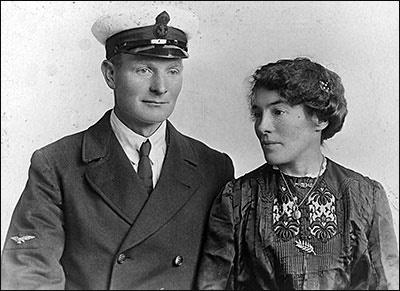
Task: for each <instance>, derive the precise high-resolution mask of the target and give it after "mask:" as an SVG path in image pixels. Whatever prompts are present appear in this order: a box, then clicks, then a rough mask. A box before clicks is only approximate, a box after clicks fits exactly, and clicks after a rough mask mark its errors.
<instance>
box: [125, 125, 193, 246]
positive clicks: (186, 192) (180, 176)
mask: <svg viewBox="0 0 400 291" xmlns="http://www.w3.org/2000/svg"><path fill="white" fill-rule="evenodd" d="M167 133H168V136H169V145H168V150H167V155H166V157H165V161H164V165H163V169H162V171H161V175H160V179H159V181H158V183H157V185H156V187H155V189H154V190H153V192H152V193H151V194H150V197H149V199H148V201H147V202H146V204H145V205H144V207H143V209H142V211H141V213H140V214H139V215H138V216H137V218H136V220H135V222H134V224H133V226H132V228H131V230H130V232H129V233H128V235H127V237H126V239H125V240H124V242H123V243H122V245H121V247H120V251H123V250H125V249H127V248H131V247H134V246H135V245H137V244H138V243H140V242H141V241H143V240H144V239H146V238H147V237H148V236H150V235H151V234H153V233H154V232H156V231H157V230H158V229H159V228H161V227H162V226H163V225H164V224H166V223H168V221H169V220H170V219H171V218H172V217H173V216H174V214H175V213H176V212H178V211H179V210H180V209H181V208H182V207H183V206H184V205H185V204H186V202H187V201H188V200H189V199H190V197H191V196H192V195H193V193H195V191H196V190H197V188H198V187H199V185H200V184H199V181H201V174H200V173H199V172H198V169H197V165H198V159H197V155H196V152H195V151H194V149H193V147H192V146H191V145H190V144H189V143H188V141H187V140H186V139H185V138H184V137H183V136H182V135H181V134H180V133H179V132H178V131H177V130H176V129H175V128H174V127H173V126H172V124H171V123H169V122H168V121H167Z"/></svg>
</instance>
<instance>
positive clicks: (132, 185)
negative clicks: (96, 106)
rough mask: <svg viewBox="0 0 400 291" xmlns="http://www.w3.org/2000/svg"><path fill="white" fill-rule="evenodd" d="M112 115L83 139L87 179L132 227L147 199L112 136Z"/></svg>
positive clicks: (138, 180)
mask: <svg viewBox="0 0 400 291" xmlns="http://www.w3.org/2000/svg"><path fill="white" fill-rule="evenodd" d="M110 112H111V111H108V112H107V113H106V114H105V115H104V116H103V118H102V119H101V120H100V121H99V122H98V123H96V124H95V125H93V126H92V127H90V128H89V129H88V131H87V132H86V134H85V136H84V139H83V153H82V157H83V161H84V162H86V163H88V166H87V171H86V174H85V175H86V178H87V180H88V182H89V184H90V185H91V186H92V187H93V189H94V190H96V192H97V193H98V194H99V195H100V196H101V197H102V198H103V200H104V201H105V202H106V203H107V204H108V205H109V206H110V207H111V208H112V209H113V210H114V211H115V212H116V213H117V214H118V215H119V216H120V217H121V218H123V219H124V220H125V221H127V222H128V223H129V224H132V223H133V221H134V220H135V218H136V216H137V215H138V214H139V212H140V211H141V209H142V207H143V205H144V203H145V202H146V199H147V193H146V190H145V189H144V187H143V184H142V182H141V181H140V179H139V177H138V176H137V174H136V172H135V170H134V169H133V167H132V165H131V163H130V161H129V159H128V158H127V156H126V155H125V152H124V151H123V149H122V147H121V145H120V144H119V142H118V140H117V138H116V137H115V135H114V133H113V132H112V129H111V125H110Z"/></svg>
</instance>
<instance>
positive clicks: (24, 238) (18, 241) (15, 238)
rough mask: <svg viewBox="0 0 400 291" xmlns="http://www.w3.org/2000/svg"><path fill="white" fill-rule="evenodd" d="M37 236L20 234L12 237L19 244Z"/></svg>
mask: <svg viewBox="0 0 400 291" xmlns="http://www.w3.org/2000/svg"><path fill="white" fill-rule="evenodd" d="M34 238H35V236H34V235H24V236H21V237H19V236H12V237H11V239H12V240H13V241H15V242H16V243H17V244H19V245H20V244H22V243H24V242H26V241H28V240H31V239H34Z"/></svg>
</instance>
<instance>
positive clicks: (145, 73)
mask: <svg viewBox="0 0 400 291" xmlns="http://www.w3.org/2000/svg"><path fill="white" fill-rule="evenodd" d="M136 73H138V74H139V75H143V76H149V75H151V74H152V72H151V70H150V69H149V68H139V69H137V70H136Z"/></svg>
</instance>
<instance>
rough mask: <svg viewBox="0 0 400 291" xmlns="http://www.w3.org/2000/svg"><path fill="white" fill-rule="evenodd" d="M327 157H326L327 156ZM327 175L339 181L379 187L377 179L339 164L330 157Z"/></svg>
mask: <svg viewBox="0 0 400 291" xmlns="http://www.w3.org/2000/svg"><path fill="white" fill-rule="evenodd" d="M327 159H328V158H327ZM327 168H328V175H329V176H331V178H335V179H337V180H339V181H340V182H341V183H359V184H362V185H365V186H369V187H380V186H381V184H380V182H378V181H377V180H375V179H373V178H371V177H368V176H367V175H364V174H362V173H361V172H359V171H356V170H354V169H351V168H349V167H346V166H344V165H341V164H339V163H337V162H335V161H333V160H331V159H328V166H327Z"/></svg>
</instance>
